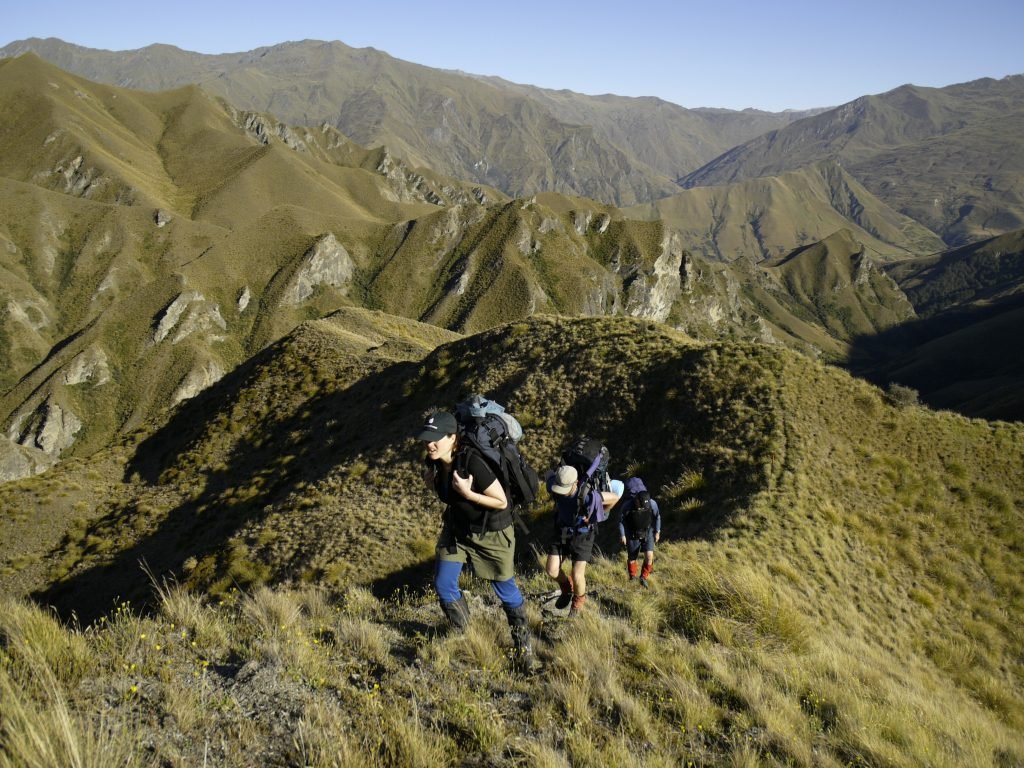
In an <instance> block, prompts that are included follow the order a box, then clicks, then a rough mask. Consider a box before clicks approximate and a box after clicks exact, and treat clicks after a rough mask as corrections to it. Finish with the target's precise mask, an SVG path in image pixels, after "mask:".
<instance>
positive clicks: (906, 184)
mask: <svg viewBox="0 0 1024 768" xmlns="http://www.w3.org/2000/svg"><path fill="white" fill-rule="evenodd" d="M1022 104H1024V76H1020V75H1017V76H1012V77H1006V78H1003V79H1002V80H992V79H982V80H976V81H973V82H970V83H963V84H960V85H954V86H948V87H946V88H921V87H917V86H910V85H906V86H901V87H900V88H897V89H894V90H892V91H889V92H888V93H884V94H880V95H877V96H864V97H861V98H859V99H856V100H854V101H852V102H850V103H848V104H844V105H842V106H840V107H837V108H835V109H833V110H830V111H827V112H823V113H822V114H819V115H814V116H812V117H809V118H806V119H804V120H801V121H799V122H796V123H794V124H792V125H789V126H786V127H784V128H781V129H778V130H776V131H771V132H768V133H766V134H764V135H763V136H760V137H758V138H756V139H753V140H751V141H749V142H747V143H746V144H742V145H739V146H737V147H735V148H733V149H731V150H729V151H728V152H727V153H725V154H723V155H721V156H720V157H718V158H716V159H715V160H713V161H711V162H710V163H708V164H707V165H705V166H704V167H703V168H701V169H699V170H697V171H694V172H693V173H691V174H689V175H688V176H686V177H685V178H684V179H682V180H681V183H682V184H683V185H684V186H686V187H695V186H703V185H708V184H724V183H729V182H735V181H739V180H741V179H749V178H755V177H759V176H774V175H778V174H780V173H784V172H786V171H790V170H793V169H796V168H800V167H803V166H807V165H810V164H813V163H817V162H820V161H822V160H826V159H828V160H835V161H838V162H841V163H842V165H843V167H844V168H846V170H848V171H849V172H850V173H851V174H852V175H853V176H855V177H856V178H857V179H859V180H860V182H861V183H862V184H863V185H864V186H865V187H867V189H869V190H871V192H872V193H873V194H875V195H876V196H878V197H879V198H880V199H881V200H883V201H885V202H886V203H887V204H889V205H890V206H892V207H893V208H894V209H895V210H897V211H899V212H900V213H902V214H904V215H907V216H910V217H912V218H914V219H916V220H917V221H918V222H920V223H921V224H923V225H924V226H927V227H929V228H930V229H932V230H933V231H934V232H936V233H938V234H939V235H941V236H942V237H943V239H944V240H945V241H946V242H947V243H949V244H951V245H960V244H964V243H965V242H969V241H970V240H974V239H978V238H980V237H986V236H991V235H993V234H1000V233H1002V232H1005V231H1007V230H1011V229H1017V228H1020V226H1021V222H1024V211H1022V210H1021V207H1020V202H1021V192H1020V181H1021V173H1022V164H1021V160H1022V157H1021V146H1020V141H1019V136H1020V125H1021V119H1022V116H1024V112H1022V111H1021V106H1022Z"/></svg>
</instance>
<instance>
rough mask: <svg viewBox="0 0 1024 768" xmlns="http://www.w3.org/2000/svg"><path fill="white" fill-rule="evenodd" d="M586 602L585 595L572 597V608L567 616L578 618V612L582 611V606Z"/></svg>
mask: <svg viewBox="0 0 1024 768" xmlns="http://www.w3.org/2000/svg"><path fill="white" fill-rule="evenodd" d="M586 602H587V596H586V595H574V596H573V598H572V607H571V608H570V609H569V615H570V616H578V615H579V614H580V612H581V611H582V610H583V606H584V604H585V603H586Z"/></svg>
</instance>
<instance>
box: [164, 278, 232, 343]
mask: <svg viewBox="0 0 1024 768" xmlns="http://www.w3.org/2000/svg"><path fill="white" fill-rule="evenodd" d="M175 328H177V333H176V334H175V335H174V338H173V339H172V340H171V343H172V344H177V343H178V342H179V341H181V340H182V339H184V338H186V337H187V336H189V335H191V334H193V333H196V332H199V331H205V330H208V329H210V328H219V329H220V330H222V331H224V330H227V323H225V322H224V318H223V317H222V316H221V314H220V307H219V306H218V305H217V304H214V303H213V302H210V301H207V300H206V298H205V297H204V296H203V294H201V293H199V292H198V291H186V292H185V293H181V294H179V295H178V296H177V297H176V298H175V299H174V301H172V302H171V303H170V304H169V305H167V308H166V309H164V311H163V312H161V313H160V315H159V316H158V318H157V321H156V328H154V330H153V343H154V344H159V343H160V342H161V341H163V340H164V339H165V338H167V337H168V335H170V333H171V331H173V330H175Z"/></svg>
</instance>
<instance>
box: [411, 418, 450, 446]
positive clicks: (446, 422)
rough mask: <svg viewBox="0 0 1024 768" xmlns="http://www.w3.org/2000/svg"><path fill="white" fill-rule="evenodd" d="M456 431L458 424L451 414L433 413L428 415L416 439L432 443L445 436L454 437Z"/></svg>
mask: <svg viewBox="0 0 1024 768" xmlns="http://www.w3.org/2000/svg"><path fill="white" fill-rule="evenodd" d="M457 429H458V423H457V422H456V421H455V417H454V416H453V415H452V414H450V413H448V412H447V411H435V412H434V413H432V414H430V417H429V418H428V419H427V421H426V423H425V424H424V425H423V428H422V429H421V430H420V433H419V434H418V435H417V436H416V439H417V440H425V441H426V442H428V443H432V442H434V441H435V440H440V439H441V438H442V437H445V436H447V435H454V434H455V431H456V430H457Z"/></svg>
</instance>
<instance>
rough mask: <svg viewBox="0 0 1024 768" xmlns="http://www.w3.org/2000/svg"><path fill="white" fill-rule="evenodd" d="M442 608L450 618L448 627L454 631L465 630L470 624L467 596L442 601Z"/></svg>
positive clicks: (447, 617) (446, 616)
mask: <svg viewBox="0 0 1024 768" xmlns="http://www.w3.org/2000/svg"><path fill="white" fill-rule="evenodd" d="M441 610H442V611H444V616H445V618H446V619H448V628H449V629H450V630H451V631H453V632H460V633H461V632H465V631H466V627H468V626H469V603H467V602H466V596H465V595H462V596H460V597H459V599H458V600H455V601H448V600H442V601H441Z"/></svg>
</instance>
